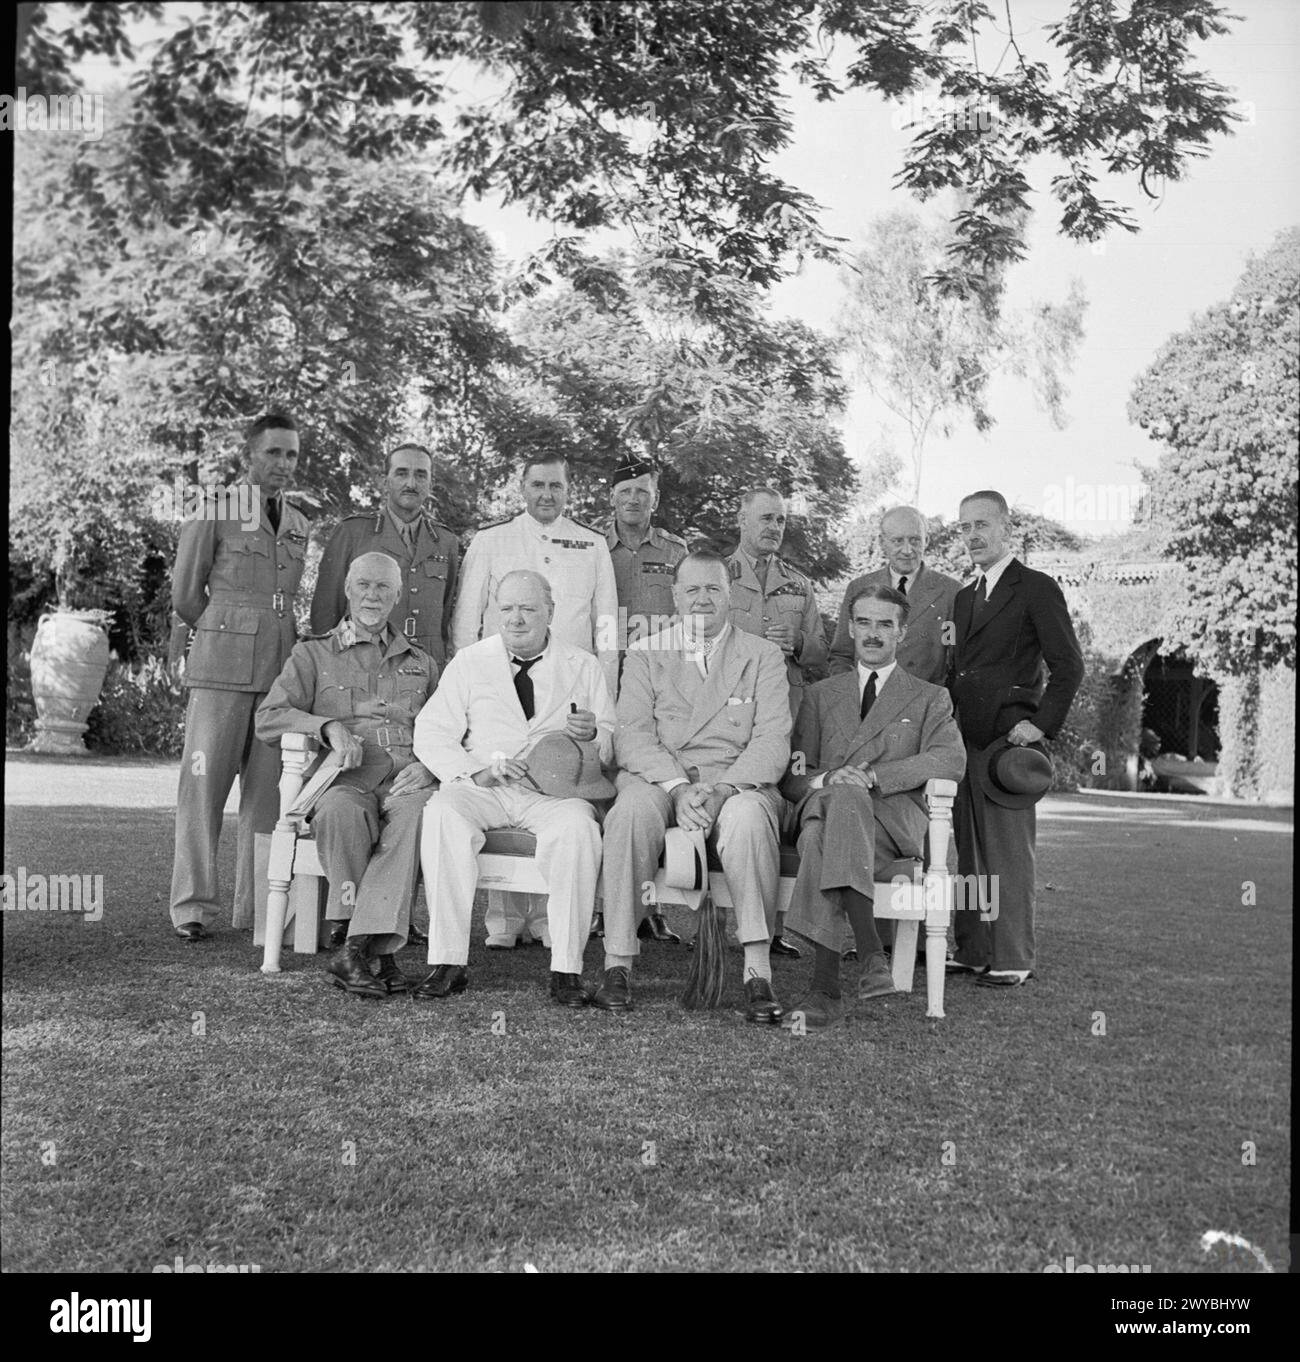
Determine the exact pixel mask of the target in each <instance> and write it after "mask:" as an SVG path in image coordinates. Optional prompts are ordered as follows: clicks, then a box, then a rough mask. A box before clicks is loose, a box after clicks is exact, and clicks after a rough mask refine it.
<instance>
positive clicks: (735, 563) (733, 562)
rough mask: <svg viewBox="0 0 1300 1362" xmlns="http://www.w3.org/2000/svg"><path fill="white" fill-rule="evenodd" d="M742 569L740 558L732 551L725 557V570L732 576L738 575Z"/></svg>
mask: <svg viewBox="0 0 1300 1362" xmlns="http://www.w3.org/2000/svg"><path fill="white" fill-rule="evenodd" d="M744 570H745V569H744V567H743V566H742V565H741V562H740V559H739V558H737V557H736V555H735V554H734V553H733V554H732V555H731V557H729V558H728V559H727V571H728V572H729V573H730V574H731V576H732V577H739V576H740V574H741V573H742V572H743V571H744Z"/></svg>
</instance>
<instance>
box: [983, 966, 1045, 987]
mask: <svg viewBox="0 0 1300 1362" xmlns="http://www.w3.org/2000/svg"><path fill="white" fill-rule="evenodd" d="M1033 977H1034V971H1033V970H1031V969H996V970H995V969H986V970H985V971H984V973H983V974H981V975H980V977H979V978H978V979H976V980H975V982H976V983H977V984H979V986H980V987H981V988H1023V987H1024V986H1025V985H1026V984H1027V983H1028V982H1029V981H1030V980H1031V979H1032V978H1033Z"/></svg>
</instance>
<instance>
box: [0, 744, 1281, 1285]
mask: <svg viewBox="0 0 1300 1362" xmlns="http://www.w3.org/2000/svg"><path fill="white" fill-rule="evenodd" d="M7 783H8V787H9V791H10V794H9V800H10V803H9V807H8V812H7V820H6V821H7V831H6V841H5V869H6V871H9V872H13V871H14V870H15V869H16V868H17V867H18V866H25V867H26V869H27V871H28V872H29V873H34V872H42V873H73V872H76V873H100V874H102V875H103V876H104V883H105V895H106V911H105V915H104V919H103V921H102V922H100V923H98V924H88V923H85V922H83V921H81V920H79V919H74V918H62V917H59V916H57V915H55V914H43V915H42V914H35V913H26V912H21V913H19V912H13V913H7V914H6V915H5V921H4V931H5V952H4V979H5V987H4V1058H5V1066H4V1115H5V1120H4V1179H3V1196H4V1201H3V1219H4V1225H3V1229H4V1234H3V1242H4V1266H5V1268H6V1269H7V1270H10V1271H15V1270H18V1271H22V1270H31V1269H49V1270H56V1271H71V1270H74V1269H75V1270H127V1271H148V1270H149V1269H150V1268H151V1267H152V1266H153V1265H154V1264H161V1263H171V1262H172V1261H173V1260H174V1259H175V1258H176V1257H177V1256H181V1257H183V1258H184V1259H185V1261H186V1262H187V1263H190V1264H194V1263H201V1264H241V1263H242V1264H254V1263H255V1264H258V1265H260V1267H261V1270H262V1271H263V1272H273V1271H274V1272H280V1271H293V1270H308V1271H358V1270H375V1269H404V1270H445V1269H489V1270H490V1269H501V1270H509V1271H519V1270H522V1269H523V1268H524V1266H525V1264H532V1265H533V1266H535V1267H536V1268H537V1269H539V1270H541V1271H561V1270H565V1269H574V1270H590V1269H639V1270H654V1269H674V1268H675V1269H767V1270H788V1269H799V1270H907V1271H926V1270H935V1269H947V1270H961V1271H986V1270H998V1269H1010V1270H1017V1271H1034V1272H1036V1271H1040V1270H1041V1269H1042V1268H1043V1267H1044V1266H1046V1265H1047V1264H1049V1263H1053V1262H1056V1263H1062V1262H1064V1260H1065V1258H1066V1257H1067V1256H1068V1255H1072V1256H1073V1257H1074V1258H1075V1260H1076V1262H1080V1263H1093V1264H1101V1263H1114V1264H1119V1263H1129V1264H1150V1265H1151V1268H1152V1271H1154V1272H1163V1271H1168V1270H1224V1269H1228V1270H1239V1271H1254V1270H1257V1264H1256V1261H1255V1259H1254V1258H1253V1257H1252V1256H1251V1255H1250V1254H1248V1253H1245V1252H1240V1251H1235V1250H1229V1251H1225V1250H1224V1249H1222V1248H1215V1249H1213V1250H1211V1252H1210V1253H1209V1254H1206V1253H1204V1252H1203V1251H1202V1249H1201V1246H1200V1239H1201V1236H1202V1234H1203V1233H1204V1232H1205V1231H1207V1230H1223V1231H1228V1232H1231V1233H1235V1234H1240V1235H1243V1236H1244V1237H1245V1238H1246V1239H1248V1240H1250V1241H1251V1243H1253V1244H1254V1245H1256V1246H1257V1247H1258V1248H1259V1249H1260V1250H1262V1251H1263V1252H1264V1253H1265V1254H1266V1255H1267V1256H1268V1258H1269V1259H1270V1260H1271V1262H1272V1264H1273V1265H1274V1267H1275V1268H1277V1269H1278V1270H1285V1267H1286V1263H1287V1247H1286V1244H1287V1239H1286V1226H1287V1206H1288V1200H1289V1176H1290V1172H1289V1159H1290V1132H1289V1129H1288V1117H1289V1103H1290V1094H1289V1090H1288V1085H1289V1081H1290V1078H1289V1076H1290V1017H1291V997H1290V979H1291V878H1290V877H1291V870H1290V865H1291V844H1292V838H1291V822H1290V815H1289V814H1284V813H1281V812H1276V811H1261V810H1251V809H1236V808H1233V809H1228V808H1223V807H1213V806H1202V805H1197V804H1194V803H1186V802H1184V803H1180V802H1175V801H1167V802H1142V801H1137V800H1129V801H1123V800H1121V801H1116V800H1101V799H1091V800H1089V799H1087V798H1085V797H1077V798H1060V797H1053V798H1050V799H1049V800H1048V801H1046V802H1045V803H1044V805H1042V806H1041V808H1040V821H1039V878H1040V900H1039V902H1040V910H1039V911H1040V918H1039V922H1040V928H1039V951H1040V965H1041V977H1040V978H1039V979H1038V980H1036V981H1035V982H1033V983H1031V984H1030V985H1029V986H1028V987H1027V988H1025V989H1023V990H1017V991H1015V992H1012V993H1008V994H1002V993H994V992H992V991H989V990H983V989H978V988H975V987H974V986H973V985H972V984H971V983H970V982H969V981H966V980H952V981H950V982H949V988H948V1002H947V1012H948V1015H947V1018H946V1019H945V1020H943V1021H930V1020H927V1019H926V1017H925V1004H924V981H923V976H922V974H921V973H920V972H918V975H917V991H916V992H914V993H913V994H911V995H910V996H907V997H899V998H896V999H894V1000H891V1001H889V1002H888V1003H886V1004H883V1005H882V1004H871V1005H866V1006H864V1007H859V1008H858V1009H857V1010H856V1014H855V1015H854V1016H853V1017H852V1020H851V1021H850V1022H849V1024H848V1025H846V1026H845V1027H843V1028H841V1029H840V1030H838V1031H836V1032H834V1033H831V1034H827V1035H823V1036H817V1035H813V1036H807V1037H802V1038H800V1037H795V1036H791V1035H789V1034H787V1033H785V1032H782V1031H779V1030H769V1029H761V1028H758V1027H754V1026H747V1025H746V1024H745V1023H744V1022H743V1021H742V1020H741V1018H740V1017H739V1016H738V1015H736V1014H735V1013H734V1012H733V1011H731V1010H724V1011H720V1012H718V1013H714V1014H709V1015H694V1014H688V1013H684V1012H683V1011H682V1010H681V1009H680V1008H679V1007H678V1006H677V1004H676V996H677V993H678V991H679V989H680V986H681V982H682V979H683V978H684V975H685V971H686V966H687V960H688V956H687V955H686V953H685V950H684V948H683V947H667V946H659V945H654V944H650V945H648V946H647V947H646V949H645V951H644V953H643V955H642V958H641V964H640V967H639V968H638V970H637V972H636V974H635V976H634V986H635V988H636V1002H637V1010H636V1011H635V1012H633V1013H632V1014H631V1015H630V1016H627V1017H610V1016H606V1015H604V1014H603V1013H600V1012H597V1011H594V1010H591V1009H588V1010H586V1011H584V1012H580V1013H571V1012H568V1011H565V1010H563V1009H560V1008H558V1007H554V1006H552V1005H551V1004H550V1003H549V1001H548V999H547V996H546V979H547V975H546V971H547V959H546V955H545V953H544V952H542V951H541V950H522V949H521V950H517V951H515V952H513V953H512V954H506V953H501V952H492V953H489V952H487V951H486V950H485V949H484V948H483V947H482V945H481V944H480V943H481V939H482V932H481V929H480V928H481V910H482V902H481V900H480V904H479V911H480V917H479V918H478V919H477V920H476V923H475V933H474V935H475V946H474V949H473V952H472V954H471V960H470V968H471V989H470V991H469V992H468V993H466V994H465V995H463V996H462V997H460V998H457V999H453V1000H451V1001H449V1002H446V1003H441V1004H438V1003H430V1004H424V1005H418V1004H414V1003H412V1002H410V1001H409V1000H394V1001H392V1002H389V1003H379V1004H375V1003H368V1002H364V1001H361V1000H357V999H350V998H348V997H346V996H345V995H343V994H342V993H340V992H338V991H336V990H335V989H333V988H331V987H329V986H328V985H327V982H326V980H325V979H324V977H323V976H322V974H321V966H322V963H323V957H316V958H308V957H302V956H296V955H292V954H288V953H287V954H286V957H285V962H286V972H285V973H284V974H282V975H281V976H280V977H278V978H275V979H268V978H265V977H263V976H262V975H261V974H260V973H259V972H258V969H257V965H258V961H259V956H258V954H257V953H256V952H255V951H254V949H253V947H252V944H251V937H250V936H249V935H248V934H245V933H242V932H241V933H236V932H234V931H232V930H230V929H229V928H226V929H224V930H223V931H222V932H221V934H220V935H219V937H218V938H217V940H215V941H214V942H212V943H209V944H208V945H206V946H187V945H185V944H183V943H182V942H180V941H178V940H176V939H174V938H173V937H172V935H171V933H170V928H169V922H168V916H167V904H166V899H167V889H168V884H169V879H170V868H171V850H172V820H171V814H170V810H169V809H167V808H166V807H165V804H166V803H167V801H168V800H169V799H170V797H171V796H170V791H171V789H172V788H173V785H174V774H173V768H170V767H158V766H150V765H148V764H141V765H140V766H139V767H132V766H131V765H129V764H122V763H119V764H113V763H99V762H92V763H89V764H86V765H85V766H84V767H77V768H75V769H74V770H72V771H71V773H70V772H69V768H68V766H67V764H66V763H57V762H48V761H46V762H41V761H37V760H34V759H32V758H19V759H18V760H17V761H13V760H12V759H11V764H10V769H9V772H8V777H7ZM226 841H227V843H228V845H227V846H226V850H225V858H224V871H225V874H226V880H225V883H226V886H227V893H228V892H229V887H230V885H231V884H232V880H231V878H230V870H231V849H232V848H233V841H234V826H233V820H231V819H230V818H228V819H227V830H226ZM1244 881H1250V882H1252V883H1253V885H1254V897H1255V902H1254V904H1253V906H1243V904H1242V897H1243V887H1242V886H1243V882H1244ZM1246 896H1247V897H1249V896H1250V895H1249V893H1247V895H1246ZM689 918H690V915H689V914H687V913H685V912H682V913H681V914H679V915H678V916H676V917H675V918H674V921H675V923H676V925H677V926H678V927H679V928H683V929H685V930H686V931H687V932H689V931H690V930H693V927H692V926H691V924H690V921H689ZM739 958H740V957H739V952H738V951H733V956H732V960H733V966H734V967H733V970H732V979H733V998H732V1001H733V1002H734V1001H735V1000H736V999H737V998H738V995H739V988H738V984H737V983H736V982H735V981H736V980H737V977H738V975H739ZM587 962H588V976H589V977H590V978H592V979H594V978H595V975H596V971H597V970H598V968H599V966H600V963H601V955H600V949H599V944H598V943H593V944H592V946H591V948H590V950H589V952H588V956H587ZM402 963H403V965H404V966H405V968H406V970H407V972H408V973H411V974H418V973H419V972H420V970H421V967H422V964H423V962H422V960H421V958H420V956H419V954H418V953H417V952H414V951H412V950H409V949H408V951H407V952H406V953H405V955H404V957H403V959H402ZM855 968H856V967H853V966H849V967H846V971H845V973H846V983H847V984H848V985H849V986H850V988H851V985H852V981H853V978H854V973H853V971H854V970H855ZM810 969H811V966H810V960H809V959H808V958H807V957H805V959H803V960H801V961H796V962H784V961H778V962H777V971H776V982H777V989H778V993H779V995H780V996H781V997H782V998H783V999H784V1000H785V1001H786V1002H787V1004H791V1003H793V1002H794V1001H796V999H797V998H798V996H799V995H800V993H801V991H802V987H801V986H802V985H804V984H805V983H806V982H807V979H808V977H809V974H810ZM1101 1014H1104V1018H1103V1017H1102V1015H1101ZM1103 1021H1104V1035H1102V1034H1097V1032H1099V1031H1101V1030H1102V1029H1103V1025H1102V1024H1103ZM494 1022H495V1024H496V1025H495V1029H494ZM199 1023H201V1025H200V1024H199ZM196 1031H202V1032H203V1034H196ZM502 1031H503V1032H504V1033H503V1034H498V1032H502ZM1246 1142H1250V1146H1249V1147H1253V1151H1254V1156H1253V1158H1254V1161H1253V1163H1252V1162H1249V1161H1247V1162H1243V1146H1244V1145H1245V1143H1246ZM1248 1157H1249V1155H1248V1153H1247V1158H1248Z"/></svg>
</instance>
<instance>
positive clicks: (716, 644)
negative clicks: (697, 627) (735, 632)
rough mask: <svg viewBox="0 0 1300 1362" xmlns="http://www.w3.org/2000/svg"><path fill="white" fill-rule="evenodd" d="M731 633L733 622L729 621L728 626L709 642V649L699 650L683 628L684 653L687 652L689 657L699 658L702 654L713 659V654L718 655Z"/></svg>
mask: <svg viewBox="0 0 1300 1362" xmlns="http://www.w3.org/2000/svg"><path fill="white" fill-rule="evenodd" d="M730 632H731V621H730V620H728V621H727V622H726V624H724V625H723V626H722V629H721V630H720V631H719V632H718V633H717V634H715V635H714V636H713V637H712V638H711V639H710V640H709V646H708V647H707V648H697V647H696V646H695V645H694V643H693V641H692V640H691V639H689V638H688V637H687V636H686V630H685V628H683V629H682V651H683V652H685V654H686V656H687V657H698V656H700V654H702V653H703V654H705V655H707V656H709V657H712V656H713V654H714V653H716V652H717V651H718V649H719V648H720V647H721V646H722V642H723V640H724V639H725V638H726V637H727V635H728V633H730Z"/></svg>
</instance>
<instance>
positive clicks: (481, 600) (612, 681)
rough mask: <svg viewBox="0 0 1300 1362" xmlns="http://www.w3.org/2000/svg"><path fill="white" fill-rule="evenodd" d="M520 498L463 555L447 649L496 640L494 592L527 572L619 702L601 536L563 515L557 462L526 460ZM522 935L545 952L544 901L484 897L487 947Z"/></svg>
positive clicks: (561, 471) (611, 595) (561, 464)
mask: <svg viewBox="0 0 1300 1362" xmlns="http://www.w3.org/2000/svg"><path fill="white" fill-rule="evenodd" d="M519 490H520V492H521V494H522V495H523V499H524V510H523V511H522V512H520V514H519V515H517V516H514V517H513V518H511V519H509V520H501V521H497V522H495V523H494V524H491V525H484V526H483V527H482V528H481V529H480V530H479V531H478V532H477V533H476V534H475V535H474V538H473V540H472V541H471V542H470V546H469V549H468V550H467V551H466V554H465V558H464V561H463V562H462V563H461V572H460V595H459V597H458V598H457V601H456V610H455V614H454V615H453V617H452V627H451V637H452V644H453V645H454V647H455V649H456V651H457V652H459V651H460V650H461V649H462V648H468V647H470V646H471V645H472V644H474V643H476V642H477V641H478V640H479V639H480V638H489V637H491V636H492V635H493V634H495V633H497V632H499V624H500V621H499V620H498V618H497V611H496V607H495V597H496V591H497V587H498V585H499V584H500V582H501V579H502V578H503V577H504V576H505V575H506V574H507V573H508V572H516V571H518V570H520V569H525V568H526V569H529V570H530V571H533V572H537V573H540V574H541V575H542V576H543V577H545V578H546V580H547V582H549V583H550V587H551V592H552V594H553V596H554V598H555V618H554V620H553V622H552V624H551V630H552V633H553V634H554V635H555V637H556V638H559V639H562V640H563V641H564V642H565V643H570V644H572V645H573V646H574V647H575V648H582V649H583V650H584V651H585V652H589V653H594V654H595V655H596V656H597V658H598V659H599V660H600V664H601V667H602V669H603V671H604V673H605V681H606V684H607V685H608V687H609V694H610V698H611V700H613V699H614V698H616V697H617V695H618V586H617V584H616V582H615V578H614V564H613V562H612V561H611V559H610V556H609V546H608V544H607V543H606V542H605V536H604V535H603V534H601V533H600V531H599V530H593V529H591V528H590V527H589V526H586V525H582V524H579V523H578V521H576V520H570V519H569V517H568V516H566V515H565V514H564V507H565V503H566V502H567V500H568V496H569V466H568V463H567V462H566V461H565V460H564V459H563V458H554V457H550V456H547V455H541V456H539V457H537V458H529V459H525V460H524V464H523V468H522V470H521V473H520V479H519ZM524 931H527V932H528V933H529V934H530V935H531V936H532V937H533V938H534V939H536V940H540V941H541V943H542V944H543V945H544V946H548V947H549V946H550V944H551V941H550V936H549V932H548V929H547V923H546V899H545V897H544V896H543V895H541V894H508V893H505V892H503V891H502V890H499V889H493V890H489V891H488V907H487V944H488V946H489V947H491V948H494V949H509V948H510V947H512V946H514V944H515V942H516V940H517V939H518V938H519V937H520V935H521V933H523V932H524Z"/></svg>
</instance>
